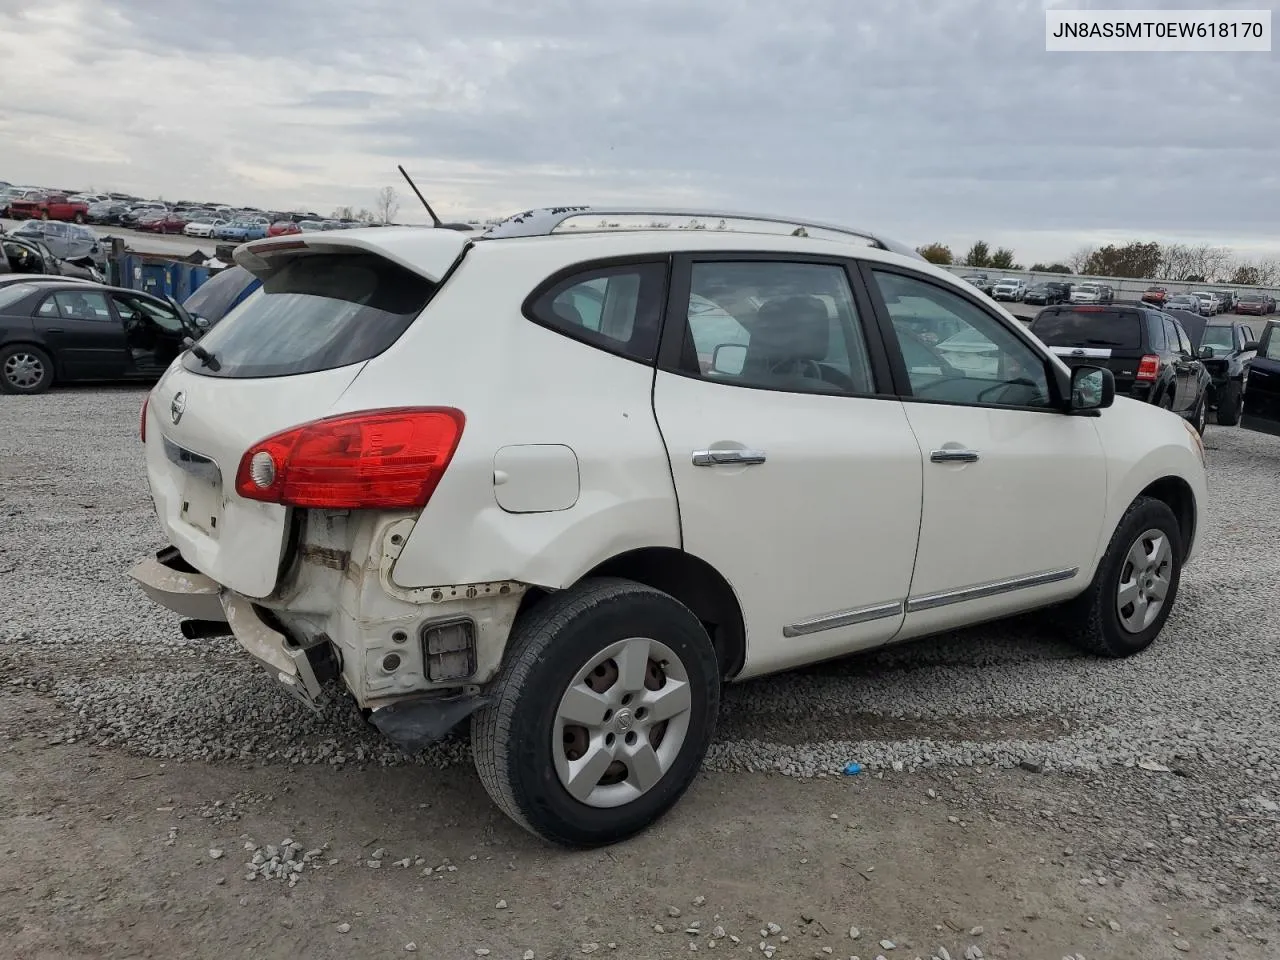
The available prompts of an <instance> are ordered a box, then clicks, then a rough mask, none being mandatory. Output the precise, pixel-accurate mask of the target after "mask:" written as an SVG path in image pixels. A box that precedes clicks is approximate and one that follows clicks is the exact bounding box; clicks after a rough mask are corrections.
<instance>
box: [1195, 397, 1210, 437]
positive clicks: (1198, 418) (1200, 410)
mask: <svg viewBox="0 0 1280 960" xmlns="http://www.w3.org/2000/svg"><path fill="white" fill-rule="evenodd" d="M1208 423H1209V398H1208V397H1207V396H1205V395H1204V394H1203V393H1202V394H1201V395H1200V400H1199V401H1198V402H1197V403H1196V407H1195V410H1193V411H1192V413H1191V425H1192V426H1193V427H1195V428H1196V433H1198V434H1200V436H1202V437H1203V436H1204V429H1205V427H1206V426H1207V425H1208Z"/></svg>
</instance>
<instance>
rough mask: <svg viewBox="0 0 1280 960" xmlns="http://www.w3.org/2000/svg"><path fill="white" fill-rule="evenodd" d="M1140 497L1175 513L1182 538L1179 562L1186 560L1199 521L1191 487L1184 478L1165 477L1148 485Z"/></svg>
mask: <svg viewBox="0 0 1280 960" xmlns="http://www.w3.org/2000/svg"><path fill="white" fill-rule="evenodd" d="M1138 496H1140V497H1151V498H1152V499H1154V500H1159V501H1161V502H1162V503H1164V504H1165V505H1167V506H1168V507H1169V509H1170V510H1172V511H1173V515H1174V517H1176V518H1177V520H1178V533H1179V535H1180V536H1181V538H1182V556H1181V557H1179V560H1185V559H1186V558H1187V555H1188V553H1190V551H1191V545H1192V543H1194V542H1195V535H1196V524H1197V522H1198V519H1199V518H1198V517H1197V516H1196V498H1195V494H1194V493H1193V492H1192V490H1191V485H1190V484H1189V483H1187V481H1186V480H1184V479H1183V478H1182V477H1179V476H1173V475H1170V476H1164V477H1161V478H1160V479H1159V480H1155V481H1153V482H1152V483H1149V484H1147V486H1146V487H1144V488H1143V490H1142V492H1141V493H1139V494H1138Z"/></svg>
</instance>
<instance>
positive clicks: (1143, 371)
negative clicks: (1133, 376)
mask: <svg viewBox="0 0 1280 960" xmlns="http://www.w3.org/2000/svg"><path fill="white" fill-rule="evenodd" d="M1159 375H1160V358H1159V357H1157V356H1156V355H1155V354H1154V353H1148V354H1147V355H1146V356H1145V357H1143V358H1142V359H1141V360H1140V361H1139V362H1138V376H1137V379H1139V380H1154V379H1155V378H1156V377H1158V376H1159Z"/></svg>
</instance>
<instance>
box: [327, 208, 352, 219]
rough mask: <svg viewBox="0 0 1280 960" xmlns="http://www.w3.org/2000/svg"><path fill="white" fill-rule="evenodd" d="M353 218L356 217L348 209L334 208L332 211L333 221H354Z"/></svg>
mask: <svg viewBox="0 0 1280 960" xmlns="http://www.w3.org/2000/svg"><path fill="white" fill-rule="evenodd" d="M355 218H356V215H355V213H353V212H352V210H351V208H350V207H335V208H334V210H333V219H335V220H354V219H355Z"/></svg>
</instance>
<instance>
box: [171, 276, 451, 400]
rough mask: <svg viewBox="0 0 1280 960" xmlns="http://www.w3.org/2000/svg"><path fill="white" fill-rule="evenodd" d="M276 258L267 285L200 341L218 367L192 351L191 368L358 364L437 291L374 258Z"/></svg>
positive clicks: (259, 370)
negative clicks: (202, 359) (212, 355)
mask: <svg viewBox="0 0 1280 960" xmlns="http://www.w3.org/2000/svg"><path fill="white" fill-rule="evenodd" d="M275 259H276V261H277V263H278V265H273V267H272V268H271V269H270V270H269V272H268V273H267V275H266V277H265V279H264V281H263V285H262V287H261V288H260V289H258V290H255V291H254V292H253V293H252V294H250V295H249V297H248V298H247V299H245V300H244V302H243V303H241V304H240V305H239V306H237V307H236V308H235V309H233V310H232V311H231V312H230V313H229V314H227V315H226V317H224V318H223V320H222V322H221V323H219V324H218V325H217V326H216V327H214V328H213V329H212V330H210V331H209V332H208V333H207V334H205V336H204V337H203V339H202V340H201V342H200V345H201V346H202V347H204V348H205V349H206V350H208V351H209V352H210V353H212V354H214V355H215V356H216V357H217V358H218V364H219V367H218V369H217V370H213V369H212V367H206V366H204V365H203V364H201V362H200V360H199V358H197V357H196V356H195V355H194V354H190V353H188V354H186V355H185V356H184V357H183V361H182V363H183V366H184V367H185V368H186V369H187V370H189V371H190V372H192V373H198V374H202V375H205V376H216V377H236V378H243V377H280V376H290V375H294V374H301V373H315V372H317V371H320V370H331V369H333V368H335V367H342V366H346V365H347V364H352V363H360V362H361V361H364V360H369V359H371V358H373V357H376V356H377V355H378V354H380V353H382V351H384V350H386V349H387V347H389V346H391V344H393V343H395V341H396V340H397V339H399V337H400V335H401V334H402V333H404V331H405V330H406V329H408V327H409V324H411V323H412V322H413V320H414V318H416V317H417V316H418V314H419V313H421V312H422V310H423V308H424V307H426V305H427V302H428V301H429V300H430V299H431V297H432V296H433V295H434V293H435V291H436V288H437V286H436V284H434V283H432V282H431V281H429V280H427V279H426V278H424V277H421V276H419V275H418V274H415V273H411V272H410V271H408V270H406V269H405V268H404V267H401V266H399V265H398V264H395V263H392V262H391V261H389V260H385V259H383V258H382V257H379V256H376V255H374V254H369V253H356V254H352V253H326V254H316V253H303V254H299V255H296V256H292V257H287V258H286V257H279V258H275ZM211 282H212V281H211ZM189 309H190V308H188V310H189ZM197 312H198V311H197Z"/></svg>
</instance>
